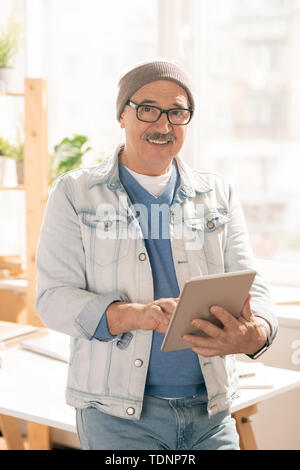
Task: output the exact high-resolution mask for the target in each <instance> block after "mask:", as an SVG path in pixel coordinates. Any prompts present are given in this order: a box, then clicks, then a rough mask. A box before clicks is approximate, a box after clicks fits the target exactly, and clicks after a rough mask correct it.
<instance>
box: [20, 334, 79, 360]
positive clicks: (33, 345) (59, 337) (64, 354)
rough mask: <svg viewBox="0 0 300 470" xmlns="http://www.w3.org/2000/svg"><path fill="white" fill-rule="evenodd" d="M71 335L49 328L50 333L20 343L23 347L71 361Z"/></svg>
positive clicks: (54, 357)
mask: <svg viewBox="0 0 300 470" xmlns="http://www.w3.org/2000/svg"><path fill="white" fill-rule="evenodd" d="M69 345H70V337H69V336H68V335H65V334H63V333H59V332H58V331H53V330H48V334H47V335H45V336H42V337H40V338H32V339H28V340H25V341H22V342H21V343H20V346H22V348H24V349H27V350H29V351H32V352H35V353H38V354H43V355H44V356H49V357H52V358H53V359H58V360H59V361H63V362H69V351H70V349H69Z"/></svg>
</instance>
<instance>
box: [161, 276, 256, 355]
mask: <svg viewBox="0 0 300 470" xmlns="http://www.w3.org/2000/svg"><path fill="white" fill-rule="evenodd" d="M255 275H256V272H255V271H253V270H247V271H238V272H233V273H224V274H217V275H208V276H204V277H202V278H194V279H191V280H190V281H187V282H186V283H185V285H184V288H183V291H182V294H181V296H180V299H179V301H178V304H177V307H176V309H175V311H174V313H173V316H172V318H171V321H170V324H169V327H168V330H167V332H166V335H165V338H164V341H163V343H162V346H161V350H162V351H175V350H179V349H187V348H192V347H193V346H192V345H191V344H190V343H187V342H186V341H184V340H183V339H182V336H183V335H185V334H192V335H197V336H206V334H205V333H204V332H202V331H201V330H199V329H197V328H195V327H193V326H192V325H191V320H193V319H195V318H203V319H204V320H208V321H210V322H212V323H213V324H215V325H217V326H219V327H222V324H221V323H220V322H219V320H218V319H217V318H216V317H215V316H213V315H212V314H211V313H210V312H209V309H210V307H212V306H213V305H218V306H221V307H223V308H224V309H225V310H227V311H228V312H230V313H231V314H232V315H234V316H235V317H236V318H238V317H239V316H240V313H241V310H242V308H243V305H244V303H245V301H246V299H247V295H248V293H249V290H250V288H251V284H252V282H253V280H254V278H255Z"/></svg>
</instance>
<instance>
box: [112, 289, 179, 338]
mask: <svg viewBox="0 0 300 470" xmlns="http://www.w3.org/2000/svg"><path fill="white" fill-rule="evenodd" d="M178 300H179V298H178V297H177V298H172V297H170V298H161V299H158V300H155V301H154V302H150V303H149V304H138V303H127V302H113V303H112V304H110V305H109V307H108V308H107V309H106V319H107V326H108V330H109V332H110V334H111V335H119V334H122V333H126V332H127V331H132V330H155V331H158V332H159V333H166V331H167V328H168V325H169V323H170V319H171V317H172V313H173V312H174V310H175V307H176V305H177V302H178Z"/></svg>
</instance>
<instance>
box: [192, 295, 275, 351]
mask: <svg viewBox="0 0 300 470" xmlns="http://www.w3.org/2000/svg"><path fill="white" fill-rule="evenodd" d="M250 299H251V295H250V294H249V295H248V298H247V300H246V302H245V304H244V306H243V309H242V311H241V314H240V316H239V318H238V319H237V318H235V317H234V316H233V315H231V314H230V313H229V312H227V311H226V310H224V309H223V308H222V307H218V306H213V307H211V309H210V312H211V313H212V314H213V315H214V316H215V317H216V318H218V320H220V322H221V323H222V324H223V328H219V327H217V326H215V325H213V324H212V323H211V322H209V321H206V320H202V319H200V318H199V319H195V320H192V325H193V326H195V327H196V328H199V330H202V331H203V332H204V333H206V334H207V338H205V337H200V336H195V335H184V336H183V339H184V340H185V341H187V342H188V343H191V344H192V345H193V346H194V347H193V348H192V350H193V351H194V352H195V353H197V354H201V355H202V356H205V357H211V356H220V355H226V354H240V353H242V354H254V353H255V352H256V351H258V350H259V349H260V348H262V347H263V346H264V344H265V343H266V341H267V337H266V334H265V332H264V331H263V329H262V328H260V326H259V325H260V324H263V325H264V326H267V328H268V330H269V331H270V327H269V325H268V323H267V322H266V321H265V320H264V319H262V318H260V317H254V315H253V313H252V312H251V307H250Z"/></svg>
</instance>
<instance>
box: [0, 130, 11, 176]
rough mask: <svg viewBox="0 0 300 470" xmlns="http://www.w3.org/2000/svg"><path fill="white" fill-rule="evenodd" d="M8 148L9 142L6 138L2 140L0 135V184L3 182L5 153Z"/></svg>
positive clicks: (7, 151)
mask: <svg viewBox="0 0 300 470" xmlns="http://www.w3.org/2000/svg"><path fill="white" fill-rule="evenodd" d="M9 150H10V143H9V142H8V140H4V139H2V138H1V137H0V185H3V184H4V177H5V169H6V161H7V160H6V159H7V158H8V156H7V154H8V153H9Z"/></svg>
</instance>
